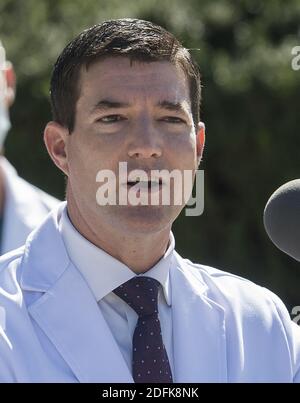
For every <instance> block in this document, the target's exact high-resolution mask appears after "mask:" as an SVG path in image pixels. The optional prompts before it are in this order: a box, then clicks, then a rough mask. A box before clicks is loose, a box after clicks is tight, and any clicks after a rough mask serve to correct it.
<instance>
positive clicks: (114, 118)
mask: <svg viewBox="0 0 300 403" xmlns="http://www.w3.org/2000/svg"><path fill="white" fill-rule="evenodd" d="M121 120H124V118H123V117H122V116H120V115H108V116H104V117H103V118H100V119H97V122H100V123H116V122H119V121H121Z"/></svg>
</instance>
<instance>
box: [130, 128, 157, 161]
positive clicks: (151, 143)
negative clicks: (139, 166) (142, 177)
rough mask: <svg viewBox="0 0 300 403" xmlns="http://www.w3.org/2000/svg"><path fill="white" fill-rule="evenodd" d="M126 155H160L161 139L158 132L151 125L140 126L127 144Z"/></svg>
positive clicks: (147, 156)
mask: <svg viewBox="0 0 300 403" xmlns="http://www.w3.org/2000/svg"><path fill="white" fill-rule="evenodd" d="M128 155H129V157H131V158H151V157H153V158H158V157H160V156H161V155H162V141H161V137H160V133H157V132H156V130H154V129H153V128H151V127H149V126H148V127H143V128H140V130H138V131H137V132H136V133H135V134H134V135H133V138H132V140H131V142H130V144H129V146H128Z"/></svg>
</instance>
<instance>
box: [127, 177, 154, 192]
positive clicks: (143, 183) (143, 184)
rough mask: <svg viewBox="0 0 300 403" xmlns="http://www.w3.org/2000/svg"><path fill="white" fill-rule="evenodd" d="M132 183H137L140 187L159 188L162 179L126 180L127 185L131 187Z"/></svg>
mask: <svg viewBox="0 0 300 403" xmlns="http://www.w3.org/2000/svg"><path fill="white" fill-rule="evenodd" d="M134 185H138V187H139V188H140V189H148V190H151V188H152V189H156V188H161V186H162V179H161V178H159V179H157V180H156V179H155V180H148V181H128V182H127V187H129V188H131V187H132V186H134Z"/></svg>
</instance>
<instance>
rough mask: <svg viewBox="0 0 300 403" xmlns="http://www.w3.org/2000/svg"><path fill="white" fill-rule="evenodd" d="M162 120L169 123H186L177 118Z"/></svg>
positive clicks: (170, 117) (169, 117) (171, 117)
mask: <svg viewBox="0 0 300 403" xmlns="http://www.w3.org/2000/svg"><path fill="white" fill-rule="evenodd" d="M162 120H163V121H165V122H167V123H185V120H183V119H181V118H178V117H176V116H166V117H164V118H162Z"/></svg>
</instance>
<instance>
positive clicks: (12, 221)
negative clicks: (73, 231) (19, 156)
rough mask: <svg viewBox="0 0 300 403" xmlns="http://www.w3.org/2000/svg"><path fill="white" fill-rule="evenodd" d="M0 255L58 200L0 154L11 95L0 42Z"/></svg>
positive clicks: (9, 72) (11, 85)
mask: <svg viewBox="0 0 300 403" xmlns="http://www.w3.org/2000/svg"><path fill="white" fill-rule="evenodd" d="M0 65H1V69H0V70H1V71H0V150H1V154H2V155H1V156H0V216H1V221H0V222H1V226H0V254H4V253H6V252H8V251H10V250H12V249H16V248H19V247H20V246H21V245H23V244H24V242H25V240H26V238H27V236H28V235H29V234H30V232H31V231H32V230H33V229H34V228H35V227H36V226H37V225H38V224H40V223H41V221H42V220H43V218H44V217H45V216H46V215H47V214H48V213H49V211H50V210H51V209H52V208H53V207H55V206H56V205H57V204H58V200H57V199H55V198H54V197H52V196H50V195H48V194H47V193H45V192H43V191H42V190H40V189H38V188H37V187H35V186H33V185H31V184H30V183H28V182H26V181H25V180H24V179H22V178H20V177H19V176H18V174H17V172H16V170H15V169H14V167H13V166H12V165H11V164H10V163H9V162H8V161H7V159H6V158H5V157H4V156H3V145H4V141H5V139H6V135H7V133H8V130H9V128H10V121H9V114H8V109H9V107H10V105H11V104H12V103H13V100H14V95H15V75H14V71H13V67H12V64H11V63H10V62H7V61H6V60H5V50H4V47H3V46H2V44H1V41H0Z"/></svg>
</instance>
